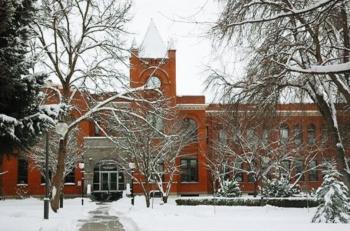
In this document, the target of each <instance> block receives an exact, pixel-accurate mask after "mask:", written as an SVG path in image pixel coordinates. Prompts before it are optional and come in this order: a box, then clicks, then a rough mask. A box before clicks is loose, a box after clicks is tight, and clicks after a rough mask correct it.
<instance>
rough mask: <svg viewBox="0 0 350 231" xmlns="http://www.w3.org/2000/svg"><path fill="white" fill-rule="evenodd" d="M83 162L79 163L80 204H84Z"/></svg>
mask: <svg viewBox="0 0 350 231" xmlns="http://www.w3.org/2000/svg"><path fill="white" fill-rule="evenodd" d="M84 166H85V164H84V163H79V168H80V171H81V205H84Z"/></svg>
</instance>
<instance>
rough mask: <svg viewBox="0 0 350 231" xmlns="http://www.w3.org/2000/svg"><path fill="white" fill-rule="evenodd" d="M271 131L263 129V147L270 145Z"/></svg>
mask: <svg viewBox="0 0 350 231" xmlns="http://www.w3.org/2000/svg"><path fill="white" fill-rule="evenodd" d="M269 136H270V134H269V130H268V129H267V128H264V129H263V132H262V143H263V145H268V144H269Z"/></svg>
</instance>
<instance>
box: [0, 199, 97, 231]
mask: <svg viewBox="0 0 350 231" xmlns="http://www.w3.org/2000/svg"><path fill="white" fill-rule="evenodd" d="M96 207H97V206H96V204H95V203H94V202H91V201H90V200H89V199H85V204H84V206H81V199H80V198H75V199H65V200H64V208H63V209H60V210H59V212H58V213H54V212H52V211H51V210H50V213H49V220H44V219H43V215H44V202H43V201H42V200H39V199H35V198H29V199H24V200H1V201H0V230H3V231H22V230H23V231H24V230H25V231H32V230H33V231H34V230H35V231H39V230H40V231H48V230H55V231H56V230H60V231H63V230H64V231H72V230H76V228H77V224H78V220H79V219H84V218H87V217H88V212H89V211H91V210H93V209H95V208H96Z"/></svg>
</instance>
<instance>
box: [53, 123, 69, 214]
mask: <svg viewBox="0 0 350 231" xmlns="http://www.w3.org/2000/svg"><path fill="white" fill-rule="evenodd" d="M55 130H56V133H57V134H59V135H60V141H59V145H60V146H61V145H63V137H64V136H65V135H66V133H67V131H68V124H66V123H65V122H63V121H61V120H60V121H59V122H58V123H57V124H56V127H55ZM60 208H63V192H61V194H60Z"/></svg>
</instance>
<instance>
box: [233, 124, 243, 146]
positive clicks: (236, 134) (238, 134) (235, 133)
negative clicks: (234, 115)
mask: <svg viewBox="0 0 350 231" xmlns="http://www.w3.org/2000/svg"><path fill="white" fill-rule="evenodd" d="M232 134H233V142H235V143H238V142H239V140H240V138H241V130H240V129H239V127H237V126H235V127H233V131H232Z"/></svg>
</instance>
